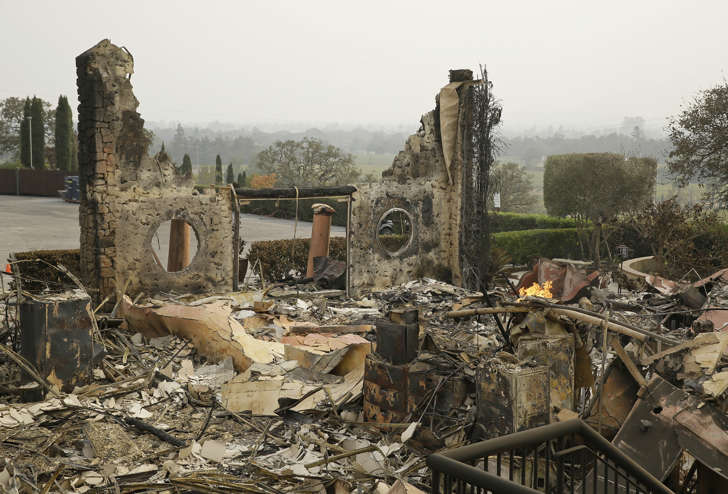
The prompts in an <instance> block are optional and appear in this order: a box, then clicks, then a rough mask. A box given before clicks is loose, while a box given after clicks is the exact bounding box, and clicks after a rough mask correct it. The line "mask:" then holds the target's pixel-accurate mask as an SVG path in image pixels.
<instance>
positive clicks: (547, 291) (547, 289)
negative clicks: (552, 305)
mask: <svg viewBox="0 0 728 494" xmlns="http://www.w3.org/2000/svg"><path fill="white" fill-rule="evenodd" d="M518 294H519V295H520V296H521V297H544V298H553V294H552V293H551V282H550V281H546V282H544V284H543V286H541V285H539V284H538V283H534V284H533V285H531V286H529V287H528V288H521V289H520V290H518Z"/></svg>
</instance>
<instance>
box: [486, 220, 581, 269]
mask: <svg viewBox="0 0 728 494" xmlns="http://www.w3.org/2000/svg"><path fill="white" fill-rule="evenodd" d="M491 246H492V247H498V248H500V249H503V250H504V251H505V252H507V253H508V255H509V256H510V257H511V261H512V262H513V263H515V264H527V263H530V262H531V261H532V260H533V259H535V258H538V257H548V258H554V257H562V258H569V259H580V258H581V257H583V255H585V254H586V253H588V249H587V248H586V246H584V249H583V251H582V248H581V242H580V240H579V234H578V229H577V228H546V229H538V230H519V231H511V232H499V233H494V234H493V236H492V241H491ZM582 252H584V254H582Z"/></svg>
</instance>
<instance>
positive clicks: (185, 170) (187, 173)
mask: <svg viewBox="0 0 728 494" xmlns="http://www.w3.org/2000/svg"><path fill="white" fill-rule="evenodd" d="M180 174H181V175H182V176H183V177H187V178H189V177H192V160H191V159H190V155H189V154H187V153H185V155H184V157H183V158H182V167H181V168H180Z"/></svg>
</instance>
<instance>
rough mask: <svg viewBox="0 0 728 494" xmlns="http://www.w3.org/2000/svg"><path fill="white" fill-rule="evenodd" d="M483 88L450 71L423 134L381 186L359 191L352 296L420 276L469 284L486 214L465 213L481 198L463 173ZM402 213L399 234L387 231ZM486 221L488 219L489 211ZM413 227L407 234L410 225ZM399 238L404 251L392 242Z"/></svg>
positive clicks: (354, 212) (469, 74) (412, 141)
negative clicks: (472, 234) (474, 238)
mask: <svg viewBox="0 0 728 494" xmlns="http://www.w3.org/2000/svg"><path fill="white" fill-rule="evenodd" d="M478 83H480V81H473V80H472V72H470V71H451V80H450V83H449V84H448V85H446V86H445V87H443V88H442V89H441V90H440V92H439V93H438V95H437V97H436V99H435V102H436V105H435V109H434V110H432V111H430V112H428V113H426V114H425V115H423V116H422V118H421V120H420V124H421V125H420V128H419V130H418V131H417V133H415V134H413V135H411V136H410V137H409V138H408V139H407V141H406V143H405V147H404V149H403V150H402V151H400V152H399V154H398V155H397V156H396V157H395V159H394V162H393V163H392V166H391V167H390V168H389V169H388V170H385V171H384V172H383V173H382V181H381V182H380V183H375V184H368V185H362V186H358V190H357V192H356V193H354V196H353V198H354V202H353V206H352V223H351V232H350V235H352V246H351V256H350V261H349V262H350V263H351V266H350V269H351V279H352V281H353V284H352V285H353V289H354V291H355V292H357V293H361V292H362V291H365V290H367V289H381V288H385V287H388V286H392V285H393V284H398V283H403V282H406V281H408V280H412V279H415V278H419V277H430V278H435V279H439V280H442V281H446V282H449V283H453V284H457V285H463V284H464V283H465V281H467V278H468V274H467V272H464V271H467V270H464V269H463V267H462V266H463V264H466V265H467V263H463V259H466V258H467V257H468V256H464V252H465V250H464V249H465V245H466V244H464V243H463V242H462V238H461V237H462V232H463V231H470V229H469V228H468V227H467V225H464V224H463V222H464V218H466V219H467V221H472V219H473V218H474V217H476V216H477V214H479V213H480V212H470V211H469V212H465V211H464V207H463V206H464V205H467V204H468V201H466V200H465V199H466V197H465V196H466V195H468V194H473V193H476V191H474V190H473V188H472V187H470V184H471V183H472V181H473V179H474V177H469V176H468V170H471V169H472V168H471V167H469V166H465V165H464V163H467V160H472V151H471V148H472V122H471V119H472V109H471V105H472V98H471V97H470V96H471V92H472V89H473V86H474V85H475V84H478ZM400 210H401V211H402V212H401V213H398V215H399V218H404V220H403V221H400V223H401V225H400V226H399V227H397V226H395V227H394V229H395V231H394V233H389V230H383V227H386V226H387V225H388V223H387V222H388V220H387V218H390V217H392V216H393V211H394V212H397V211H400ZM482 214H485V212H484V211H483V212H482ZM408 222H409V228H407V223H408ZM398 235H399V236H401V237H402V238H401V239H400V244H397V246H401V248H399V249H392V248H390V247H389V246H388V245H387V242H389V241H390V240H392V238H393V237H396V236H398Z"/></svg>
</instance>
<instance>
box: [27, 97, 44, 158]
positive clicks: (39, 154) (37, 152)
mask: <svg viewBox="0 0 728 494" xmlns="http://www.w3.org/2000/svg"><path fill="white" fill-rule="evenodd" d="M30 115H31V117H32V121H31V126H30V133H31V137H30V140H31V141H32V143H33V144H32V145H33V168H36V169H41V168H43V165H44V163H45V122H44V121H43V100H41V99H40V98H36V97H35V96H33V101H32V102H31V103H30Z"/></svg>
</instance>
